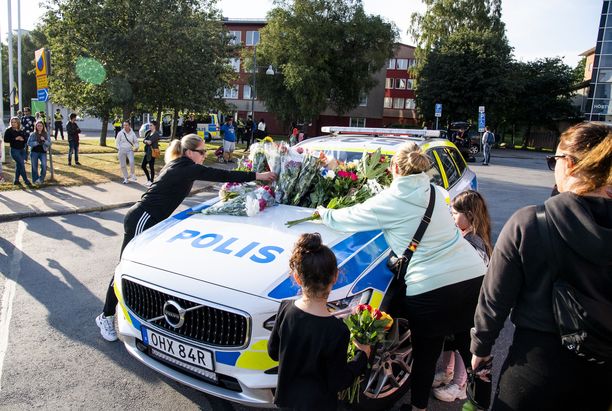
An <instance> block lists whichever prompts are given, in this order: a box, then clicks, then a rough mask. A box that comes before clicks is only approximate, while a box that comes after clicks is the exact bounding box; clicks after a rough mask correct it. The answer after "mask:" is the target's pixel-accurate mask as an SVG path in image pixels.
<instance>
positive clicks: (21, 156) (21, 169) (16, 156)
mask: <svg viewBox="0 0 612 411" xmlns="http://www.w3.org/2000/svg"><path fill="white" fill-rule="evenodd" d="M25 156H26V151H25V148H22V149H17V148H11V157H12V158H13V160H15V183H18V182H19V177H20V176H21V178H23V182H24V183H26V184H30V180H28V176H27V174H26V169H25V164H24V161H25Z"/></svg>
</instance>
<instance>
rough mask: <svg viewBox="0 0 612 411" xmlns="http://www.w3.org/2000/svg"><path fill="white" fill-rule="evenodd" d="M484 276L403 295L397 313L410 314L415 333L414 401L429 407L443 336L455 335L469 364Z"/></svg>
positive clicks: (412, 328)
mask: <svg viewBox="0 0 612 411" xmlns="http://www.w3.org/2000/svg"><path fill="white" fill-rule="evenodd" d="M482 278H483V277H476V278H473V279H470V280H466V281H462V282H459V283H456V284H451V285H447V286H445V287H441V288H438V289H435V290H433V291H429V292H426V293H422V294H418V295H414V296H401V297H399V299H398V300H399V301H394V303H395V304H397V303H399V304H398V309H399V311H398V314H400V316H402V317H403V318H407V319H408V321H409V323H410V330H411V333H412V358H413V362H412V377H411V378H412V383H411V384H412V388H411V399H412V405H413V406H415V407H417V408H427V403H428V401H429V394H430V391H431V384H432V383H433V380H434V376H435V373H436V362H437V361H438V357H439V356H440V353H441V352H442V347H443V346H444V338H445V337H446V336H447V335H454V336H455V340H454V342H453V348H454V349H456V350H458V351H459V353H460V354H461V359H462V360H463V363H464V364H465V365H466V369H467V368H468V366H469V364H470V360H471V359H472V355H471V354H470V331H469V330H470V328H471V327H472V326H473V324H474V311H475V309H476V304H477V303H478V293H479V291H480V286H481V284H482Z"/></svg>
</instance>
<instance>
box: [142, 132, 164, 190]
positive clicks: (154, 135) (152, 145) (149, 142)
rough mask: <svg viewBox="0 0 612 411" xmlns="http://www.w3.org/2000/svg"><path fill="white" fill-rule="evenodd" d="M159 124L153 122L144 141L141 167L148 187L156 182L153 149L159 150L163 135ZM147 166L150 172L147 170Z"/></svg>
mask: <svg viewBox="0 0 612 411" xmlns="http://www.w3.org/2000/svg"><path fill="white" fill-rule="evenodd" d="M158 128H159V123H158V122H157V121H156V120H152V121H151V129H150V130H149V131H148V132H147V135H146V137H145V139H144V140H143V143H144V147H145V155H144V157H143V158H142V164H141V165H140V166H141V167H142V169H143V170H144V173H145V176H146V177H147V182H146V183H145V185H146V186H147V187H148V186H150V185H151V184H153V180H155V157H153V149H157V150H159V139H160V138H161V135H160V133H159V131H158ZM147 166H148V167H149V170H150V174H149V170H147Z"/></svg>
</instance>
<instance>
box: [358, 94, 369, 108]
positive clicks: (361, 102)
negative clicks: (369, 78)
mask: <svg viewBox="0 0 612 411" xmlns="http://www.w3.org/2000/svg"><path fill="white" fill-rule="evenodd" d="M367 105H368V95H367V94H366V93H361V98H360V100H359V107H367Z"/></svg>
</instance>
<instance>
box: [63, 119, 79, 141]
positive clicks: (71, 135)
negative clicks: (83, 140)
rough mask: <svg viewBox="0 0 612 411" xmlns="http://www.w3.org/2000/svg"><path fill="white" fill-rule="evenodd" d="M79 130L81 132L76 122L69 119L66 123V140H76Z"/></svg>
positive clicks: (77, 139)
mask: <svg viewBox="0 0 612 411" xmlns="http://www.w3.org/2000/svg"><path fill="white" fill-rule="evenodd" d="M80 132H81V129H80V128H79V126H78V125H77V123H73V122H72V121H69V122H68V123H67V124H66V133H68V141H76V142H78V141H79V133H80Z"/></svg>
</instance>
